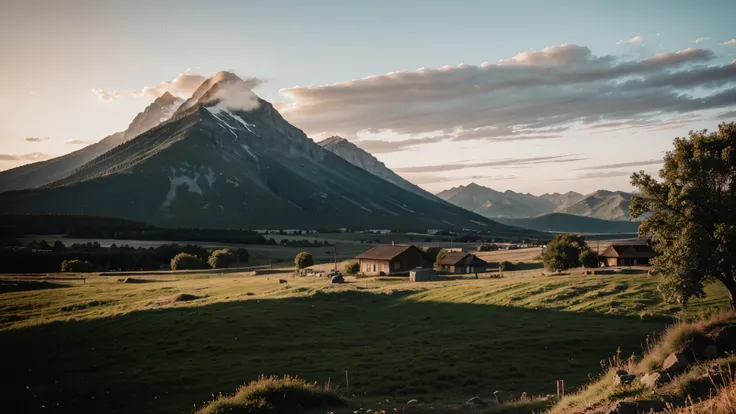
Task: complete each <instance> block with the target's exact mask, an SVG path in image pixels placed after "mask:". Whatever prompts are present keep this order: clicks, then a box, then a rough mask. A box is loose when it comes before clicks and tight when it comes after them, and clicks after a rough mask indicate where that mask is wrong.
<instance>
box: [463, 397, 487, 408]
mask: <svg viewBox="0 0 736 414" xmlns="http://www.w3.org/2000/svg"><path fill="white" fill-rule="evenodd" d="M465 405H467V406H468V407H470V408H482V407H485V406H487V405H488V404H486V403H485V401H483V400H481V399H480V397H473V398H471V399H469V400H468V402H466V403H465Z"/></svg>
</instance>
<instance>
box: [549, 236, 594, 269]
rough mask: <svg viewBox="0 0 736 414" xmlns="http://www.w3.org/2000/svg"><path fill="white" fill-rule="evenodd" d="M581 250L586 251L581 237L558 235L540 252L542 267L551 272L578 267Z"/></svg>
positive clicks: (586, 248)
mask: <svg viewBox="0 0 736 414" xmlns="http://www.w3.org/2000/svg"><path fill="white" fill-rule="evenodd" d="M583 250H588V245H587V244H586V243H585V238H584V237H583V236H581V235H575V234H558V235H557V236H555V238H554V239H552V241H551V242H549V244H548V245H547V247H546V248H545V249H544V251H543V252H542V261H543V262H544V267H546V268H547V269H549V270H551V271H553V272H557V271H560V270H567V269H570V268H572V267H578V266H580V253H582V252H583Z"/></svg>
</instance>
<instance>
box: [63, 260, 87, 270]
mask: <svg viewBox="0 0 736 414" xmlns="http://www.w3.org/2000/svg"><path fill="white" fill-rule="evenodd" d="M61 271H62V272H72V273H87V272H91V271H92V263H90V262H86V261H84V260H77V259H74V260H64V261H63V262H61Z"/></svg>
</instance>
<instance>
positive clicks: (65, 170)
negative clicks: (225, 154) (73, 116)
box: [0, 92, 183, 192]
mask: <svg viewBox="0 0 736 414" xmlns="http://www.w3.org/2000/svg"><path fill="white" fill-rule="evenodd" d="M182 102H183V100H182V99H177V98H175V97H174V96H173V95H171V94H170V93H168V92H166V93H164V94H163V95H161V96H160V97H159V98H157V99H156V100H155V101H153V103H151V104H150V105H148V107H147V108H146V109H145V110H144V111H143V112H141V113H139V114H138V115H137V116H136V117H135V119H133V121H132V122H131V123H130V125H129V126H128V128H127V129H126V130H125V131H121V132H116V133H114V134H112V135H109V136H107V137H105V138H103V139H102V140H100V141H99V142H97V143H94V144H92V145H89V146H86V147H84V148H82V149H79V150H77V151H74V152H71V153H69V154H66V155H62V156H60V157H56V158H52V159H50V160H46V161H39V162H34V163H32V164H26V165H22V166H20V167H16V168H13V169H10V170H6V171H0V192H3V191H9V190H22V189H25V188H36V187H41V186H44V185H46V184H49V183H52V182H54V181H57V180H60V179H62V178H64V177H66V176H67V175H69V174H71V173H72V172H73V171H74V170H76V169H78V168H80V167H81V166H83V165H84V164H86V163H88V162H90V161H92V160H93V159H95V158H97V157H99V156H100V155H102V154H104V153H106V152H107V151H110V150H111V149H113V148H115V147H116V146H118V145H120V144H122V143H123V142H126V141H128V140H131V139H133V138H135V137H136V136H138V135H140V134H142V133H144V132H146V131H148V130H149V129H151V128H153V127H155V126H156V125H158V124H160V123H161V122H163V121H165V120H167V119H169V118H171V116H172V115H173V114H174V111H176V109H177V108H178V107H179V105H181V103H182Z"/></svg>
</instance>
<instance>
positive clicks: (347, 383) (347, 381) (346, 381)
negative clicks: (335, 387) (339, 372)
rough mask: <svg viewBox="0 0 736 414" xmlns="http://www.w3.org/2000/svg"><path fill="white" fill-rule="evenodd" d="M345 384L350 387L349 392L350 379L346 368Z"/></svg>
mask: <svg viewBox="0 0 736 414" xmlns="http://www.w3.org/2000/svg"><path fill="white" fill-rule="evenodd" d="M345 386H346V387H347V389H348V392H350V381H349V380H348V370H345Z"/></svg>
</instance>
